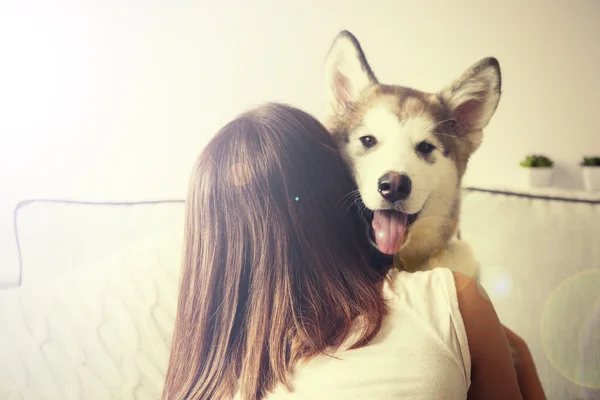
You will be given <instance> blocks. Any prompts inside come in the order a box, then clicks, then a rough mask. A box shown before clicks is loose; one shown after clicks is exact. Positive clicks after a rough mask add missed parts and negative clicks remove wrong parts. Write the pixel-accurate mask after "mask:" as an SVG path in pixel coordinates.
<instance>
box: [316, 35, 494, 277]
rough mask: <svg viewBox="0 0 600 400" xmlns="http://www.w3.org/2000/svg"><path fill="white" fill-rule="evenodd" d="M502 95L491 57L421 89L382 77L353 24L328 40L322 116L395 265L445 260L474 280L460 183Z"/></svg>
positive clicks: (374, 233) (378, 240)
mask: <svg viewBox="0 0 600 400" xmlns="http://www.w3.org/2000/svg"><path fill="white" fill-rule="evenodd" d="M500 96H501V72H500V65H499V63H498V60H497V59H496V58H493V57H488V58H484V59H481V60H480V61H479V62H477V63H475V64H474V65H472V66H471V67H470V68H468V69H467V70H466V71H465V72H464V73H463V74H462V75H461V76H460V77H458V78H457V79H455V80H454V81H453V82H451V83H450V84H449V85H448V86H446V87H445V88H443V89H442V90H440V91H439V92H437V93H426V92H422V91H419V90H416V89H413V88H410V87H404V86H399V85H391V84H384V83H380V82H379V81H378V80H377V78H376V77H375V74H374V73H373V70H372V69H371V67H370V65H369V63H368V62H367V59H366V57H365V53H364V52H363V50H362V48H361V45H360V43H359V42H358V40H357V39H356V38H355V37H354V35H353V34H352V33H350V32H348V31H346V30H344V31H342V32H340V33H339V34H338V35H337V36H336V38H335V39H334V41H333V44H332V45H331V47H330V49H329V52H328V54H327V57H326V60H325V100H326V113H325V116H324V120H323V121H322V122H323V124H324V125H325V127H326V128H327V129H328V130H329V131H330V132H331V134H332V135H333V138H334V140H335V142H336V144H337V146H338V147H339V149H340V151H341V153H342V155H343V157H344V158H345V160H346V162H347V164H348V166H349V169H350V170H351V173H352V174H353V176H354V179H355V181H356V185H357V193H356V195H357V196H356V200H357V201H360V202H361V209H362V210H363V211H364V212H363V214H364V216H365V219H366V222H367V227H368V230H369V237H370V238H371V241H372V244H373V245H374V246H375V247H376V248H377V249H378V250H379V252H381V253H382V254H384V255H387V256H390V257H391V259H392V260H393V263H394V266H396V267H397V268H400V269H405V270H409V271H416V270H423V269H432V268H435V267H439V266H451V267H452V269H455V270H459V271H461V272H463V273H467V274H469V275H471V276H473V277H475V278H476V279H477V280H478V271H479V266H478V263H477V261H476V259H475V257H474V255H473V252H472V250H471V248H470V246H469V245H468V244H467V243H466V242H465V241H464V240H461V238H460V232H459V217H460V206H461V190H460V189H461V187H460V186H461V181H462V178H463V175H464V173H465V170H466V168H467V163H468V161H469V157H470V156H471V155H472V154H473V153H474V152H475V151H476V150H477V149H478V148H479V146H480V144H481V142H482V138H483V129H484V128H485V127H486V126H487V125H488V123H489V122H490V119H491V118H492V116H493V115H494V113H495V111H496V108H497V107H498V103H499V100H500Z"/></svg>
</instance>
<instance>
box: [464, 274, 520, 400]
mask: <svg viewBox="0 0 600 400" xmlns="http://www.w3.org/2000/svg"><path fill="white" fill-rule="evenodd" d="M453 274H454V282H455V285H456V293H457V297H458V307H459V309H460V312H461V315H462V318H463V321H464V324H465V329H466V332H467V340H468V343H469V351H470V353H471V387H470V388H469V392H468V396H467V399H468V400H479V399H485V400H495V399H498V400H512V399H516V400H520V399H522V396H521V391H520V389H519V383H518V380H517V374H516V372H515V368H514V365H513V361H512V357H511V353H510V349H509V346H508V341H507V338H506V336H505V334H504V328H503V326H502V324H501V323H500V320H499V319H498V315H497V314H496V311H495V309H494V306H493V304H492V302H491V301H490V300H489V299H488V297H487V294H486V293H485V290H484V289H483V287H481V286H480V285H479V284H478V283H477V282H476V281H474V280H472V279H471V278H470V277H469V276H467V275H465V274H461V273H459V272H453Z"/></svg>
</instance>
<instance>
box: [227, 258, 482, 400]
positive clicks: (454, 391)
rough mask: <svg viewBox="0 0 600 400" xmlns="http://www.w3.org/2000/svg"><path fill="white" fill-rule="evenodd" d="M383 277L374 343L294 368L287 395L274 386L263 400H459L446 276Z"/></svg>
mask: <svg viewBox="0 0 600 400" xmlns="http://www.w3.org/2000/svg"><path fill="white" fill-rule="evenodd" d="M390 274H391V278H392V279H391V280H390V281H391V283H390V284H386V285H385V288H384V293H385V296H386V298H387V299H389V305H390V313H389V314H388V317H387V318H386V320H385V322H384V324H383V327H382V329H381V331H380V332H379V334H378V335H377V336H376V337H375V338H374V340H373V341H372V342H371V343H370V344H369V345H367V346H365V347H362V348H359V349H355V350H346V349H345V348H342V349H341V350H339V351H338V352H336V353H334V355H335V357H336V358H333V357H330V356H326V355H319V356H317V357H315V358H313V359H311V360H310V361H308V362H306V363H302V364H300V365H297V366H296V368H295V371H294V374H293V376H292V379H291V384H292V385H293V388H294V392H292V393H289V392H287V390H286V389H285V388H284V387H282V386H278V387H277V388H276V389H275V390H274V391H273V392H272V393H271V394H270V395H269V396H267V397H266V400H292V399H294V400H300V399H306V400H309V399H311V400H312V399H328V400H384V399H385V400H391V399H403V400H409V399H419V400H434V399H435V400H446V399H448V400H450V399H452V400H458V399H466V397H467V391H468V389H469V385H470V383H471V381H470V376H471V358H470V354H469V347H468V343H467V336H466V332H465V328H464V324H463V320H462V317H461V314H460V311H459V309H458V303H457V297H456V289H455V286H454V278H453V275H452V273H451V272H450V270H448V269H446V268H436V269H434V270H432V271H421V272H414V273H408V272H398V271H395V270H394V271H393V272H391V273H390ZM237 398H238V397H237V396H236V399H237Z"/></svg>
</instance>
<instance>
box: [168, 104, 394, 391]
mask: <svg viewBox="0 0 600 400" xmlns="http://www.w3.org/2000/svg"><path fill="white" fill-rule="evenodd" d="M354 189H355V187H354V184H353V181H352V179H351V176H350V174H349V172H348V171H347V170H346V167H345V165H344V162H343V160H342V158H341V157H340V155H339V153H338V152H337V150H336V148H335V145H334V143H333V140H332V138H331V137H330V135H329V134H328V132H327V131H326V130H325V128H324V127H323V126H322V125H321V124H320V123H319V122H318V121H317V120H315V119H314V118H313V117H311V116H310V115H309V114H307V113H305V112H303V111H301V110H298V109H296V108H293V107H291V106H287V105H283V104H267V105H264V106H262V107H259V108H256V109H254V110H251V111H249V112H246V113H244V114H242V115H240V116H239V117H237V118H236V119H234V120H233V121H231V122H230V123H228V124H227V125H225V126H224V127H223V128H222V129H221V130H220V131H219V132H218V133H217V135H216V136H215V137H214V138H213V139H212V140H211V141H210V142H209V144H208V145H207V146H206V148H205V149H204V150H203V152H202V153H201V154H200V156H199V158H198V160H197V162H196V165H195V167H194V171H193V174H192V179H191V183H190V189H189V195H188V200H187V204H186V221H185V254H184V265H183V270H182V277H181V287H180V294H179V305H178V315H177V321H176V326H175V333H174V337H173V348H172V350H171V359H170V362H169V371H168V374H167V382H166V385H165V392H164V395H165V397H166V398H168V399H183V398H201V399H208V398H210V399H218V398H221V397H224V396H225V397H226V396H231V395H232V394H233V392H234V391H236V389H237V388H238V385H239V388H240V389H241V391H242V395H243V396H244V398H253V399H254V398H260V396H262V395H263V394H264V393H265V392H266V391H268V390H270V389H271V388H272V387H273V385H274V384H275V383H277V382H283V383H285V384H287V377H288V374H289V373H290V372H291V368H292V366H293V365H294V363H295V362H296V361H298V360H301V359H303V358H308V357H311V356H313V355H315V354H318V353H320V352H322V351H325V350H327V349H328V348H331V347H333V348H335V347H337V346H339V345H340V344H341V343H342V342H343V341H344V339H346V338H347V336H348V334H349V333H350V329H351V325H352V323H353V321H354V320H355V319H356V318H357V317H359V316H360V317H362V318H363V319H364V321H363V324H362V325H363V326H364V330H363V331H362V332H360V333H362V335H361V336H360V337H359V340H358V342H357V345H362V344H365V343H366V342H368V341H369V340H370V339H371V338H372V337H373V336H374V335H375V334H376V333H377V331H378V330H379V327H380V325H381V322H382V318H383V315H384V313H385V306H384V302H383V299H382V295H381V291H380V287H379V284H380V283H381V280H382V276H383V271H381V270H377V269H376V268H374V267H373V266H372V265H371V264H372V260H371V259H370V258H369V252H370V249H371V246H370V244H369V242H368V238H367V235H366V229H365V227H364V225H363V223H362V221H361V219H360V217H359V214H358V212H357V210H355V209H353V207H354V204H353V201H352V200H354V197H353V193H354V192H353V191H354ZM186 396H189V397H186Z"/></svg>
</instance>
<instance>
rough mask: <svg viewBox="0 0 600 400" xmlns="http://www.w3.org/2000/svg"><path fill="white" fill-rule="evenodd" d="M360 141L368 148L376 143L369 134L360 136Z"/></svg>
mask: <svg viewBox="0 0 600 400" xmlns="http://www.w3.org/2000/svg"><path fill="white" fill-rule="evenodd" d="M360 142H361V143H362V145H363V146H365V147H366V148H367V149H369V148H371V147H373V146H375V145H376V144H377V139H375V138H374V137H373V136H371V135H367V136H363V137H361V138H360Z"/></svg>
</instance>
